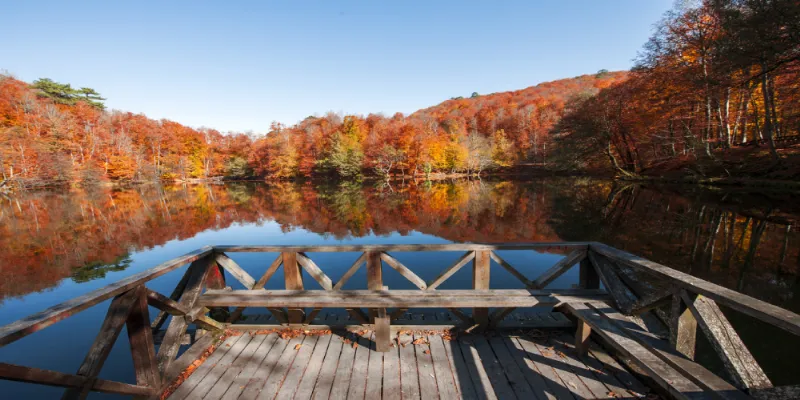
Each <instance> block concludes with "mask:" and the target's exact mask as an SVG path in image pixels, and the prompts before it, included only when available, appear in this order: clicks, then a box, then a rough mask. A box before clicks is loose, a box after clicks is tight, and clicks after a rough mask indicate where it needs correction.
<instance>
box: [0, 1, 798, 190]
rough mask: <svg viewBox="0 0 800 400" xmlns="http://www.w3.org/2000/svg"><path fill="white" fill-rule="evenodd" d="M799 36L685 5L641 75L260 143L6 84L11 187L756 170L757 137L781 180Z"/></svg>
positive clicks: (778, 6)
mask: <svg viewBox="0 0 800 400" xmlns="http://www.w3.org/2000/svg"><path fill="white" fill-rule="evenodd" d="M798 32H800V3H798V2H797V1H796V0H695V1H686V2H680V3H679V5H678V6H677V7H676V8H675V9H674V10H672V11H670V12H668V13H667V14H666V15H665V17H664V19H663V20H662V21H661V22H660V23H659V24H658V25H657V30H656V32H655V34H654V35H653V37H652V38H651V39H650V40H649V41H648V43H647V44H646V45H645V46H644V49H643V51H642V52H641V54H640V55H639V57H638V59H637V62H636V66H635V68H634V69H633V70H632V71H631V72H609V71H607V70H600V71H598V72H597V73H596V74H592V75H584V76H579V77H576V78H572V79H564V80H559V81H554V82H548V83H543V84H540V85H537V86H534V87H530V88H527V89H523V90H518V91H512V92H503V93H494V94H487V95H480V94H478V93H477V92H473V93H472V95H471V96H469V97H468V98H464V97H460V96H459V97H454V98H452V99H450V100H447V101H445V102H443V103H441V104H439V105H436V106H433V107H430V108H426V109H422V110H419V111H417V112H414V113H413V114H411V115H408V116H404V115H402V114H399V113H398V114H395V115H393V116H391V117H387V116H383V115H379V114H369V115H367V116H363V115H338V114H334V113H328V114H325V115H323V116H311V117H308V118H306V119H305V120H303V121H300V122H298V123H297V124H295V125H292V126H286V125H283V124H280V123H273V124H272V125H271V126H270V129H269V132H268V133H267V134H266V135H264V136H262V137H253V136H248V135H245V134H241V133H228V134H222V133H220V132H218V131H216V130H213V129H207V128H199V129H195V128H190V127H187V126H184V125H181V124H179V123H177V122H173V121H169V120H161V121H156V120H152V119H149V118H147V117H145V116H143V115H135V114H131V113H125V112H120V111H111V112H108V111H105V110H104V106H103V103H102V101H103V100H104V99H103V98H102V97H100V94H99V93H97V92H96V91H95V90H94V89H90V88H81V89H73V88H72V87H71V86H70V85H69V84H62V83H58V82H54V81H52V80H50V79H39V80H37V81H35V82H34V83H33V84H32V85H28V84H26V83H24V82H20V81H18V80H16V79H13V78H11V77H8V76H0V166H2V168H1V169H2V176H1V177H0V178H1V179H3V180H4V181H8V180H13V181H15V182H18V183H20V184H21V185H27V186H31V185H36V184H42V183H67V182H76V181H79V182H86V183H89V182H96V181H100V180H104V179H111V180H123V181H124V180H154V179H180V180H184V179H190V178H209V177H218V176H229V177H245V176H249V175H258V176H263V177H269V178H272V179H286V178H294V177H308V176H312V175H315V174H326V175H334V176H338V177H340V178H344V179H354V178H357V177H358V176H360V175H362V174H365V173H370V174H376V175H380V176H386V177H388V176H390V175H392V174H403V175H428V174H431V173H467V174H480V173H481V172H483V171H485V170H487V169H490V168H494V167H501V168H502V167H516V166H535V167H537V168H551V169H552V168H556V169H565V170H570V171H575V170H585V171H606V172H610V171H616V173H618V174H622V175H635V174H642V173H648V172H651V173H652V172H653V171H663V170H665V169H670V168H672V169H681V170H693V171H695V172H697V171H699V170H700V169H702V168H701V167H700V166H702V165H704V164H703V163H704V162H712V163H713V162H716V160H718V158H720V157H728V158H733V159H734V160H735V161H736V162H737V163H739V164H743V163H746V162H748V161H752V160H748V157H749V156H748V155H747V154H740V155H734V156H730V151H729V150H730V149H732V148H733V147H734V146H736V145H741V144H743V143H751V142H754V143H759V144H763V145H764V146H766V149H768V157H770V158H771V165H770V166H768V167H767V168H765V169H766V170H767V171H770V170H774V169H775V168H776V167H778V166H780V164H781V159H782V156H781V151H782V150H781V149H780V147H781V146H779V145H776V138H781V137H786V136H793V135H798V134H800V33H798ZM737 157H738V159H737ZM734 169H735V168H734ZM721 170H722V171H724V172H725V173H726V174H729V175H730V174H732V172H731V168H730V166H729V165H728V166H724V167H723V168H722V169H721ZM700 173H702V171H700Z"/></svg>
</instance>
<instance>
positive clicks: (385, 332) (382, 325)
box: [375, 308, 392, 353]
mask: <svg viewBox="0 0 800 400" xmlns="http://www.w3.org/2000/svg"><path fill="white" fill-rule="evenodd" d="M389 323H390V320H389V316H387V315H386V309H385V308H380V309H378V313H377V315H376V316H375V350H376V351H379V352H382V353H385V352H388V351H390V350H391V349H392V343H391V334H390V328H389Z"/></svg>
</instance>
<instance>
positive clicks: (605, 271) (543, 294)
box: [0, 242, 800, 398]
mask: <svg viewBox="0 0 800 400" xmlns="http://www.w3.org/2000/svg"><path fill="white" fill-rule="evenodd" d="M505 250H538V251H548V250H550V251H552V250H558V252H560V253H565V254H566V255H565V257H564V258H563V259H561V260H560V261H559V262H557V263H556V264H555V265H553V266H552V267H550V268H549V269H547V270H546V271H545V272H544V273H542V274H541V275H539V276H538V277H529V276H527V275H526V274H525V273H523V272H521V270H520V269H518V268H517V267H515V266H513V265H512V264H511V263H509V262H508V261H506V260H505V259H503V258H502V257H501V256H500V255H499V253H498V251H505ZM435 251H450V252H462V254H461V255H460V256H459V257H458V258H457V259H456V260H455V262H453V264H451V265H450V266H449V267H447V268H446V269H444V270H443V271H442V272H441V273H440V274H439V275H438V276H436V277H435V278H433V279H431V280H429V281H426V280H424V279H422V278H421V277H420V276H419V275H418V274H417V273H415V272H414V271H413V270H412V269H411V268H409V267H408V266H406V265H404V264H403V263H401V262H400V261H398V259H397V258H396V254H397V253H401V252H435ZM236 252H261V253H279V255H278V256H277V258H276V259H275V260H274V261H272V263H271V264H270V265H269V266H268V267H266V269H265V270H264V271H263V273H262V274H261V275H260V276H259V278H258V279H255V278H254V277H253V276H251V275H250V274H249V273H248V272H246V271H245V270H244V269H243V268H241V267H240V266H239V265H238V264H237V263H236V262H235V261H234V260H233V259H232V258H230V257H229V256H228V254H232V253H236ZM320 252H359V253H361V254H360V255H359V256H358V258H357V259H356V261H355V262H354V263H353V264H352V266H351V267H350V268H349V269H347V271H346V272H345V273H344V274H343V275H342V276H341V278H339V280H338V281H336V282H334V281H333V279H332V278H331V277H330V276H329V275H328V274H327V273H326V272H325V271H326V268H323V267H320V266H319V265H317V263H316V262H315V261H313V259H312V257H314V256H313V253H320ZM492 261H494V262H495V263H496V264H497V265H498V266H499V267H501V268H503V269H505V270H506V271H508V272H509V273H510V275H512V276H514V277H515V278H516V279H518V280H519V281H520V283H521V286H522V287H523V289H518V290H497V289H492V288H491V285H490V283H491V273H490V271H491V268H490V266H491V263H492ZM187 264H188V265H189V267H188V268H187V269H186V272H185V273H184V275H183V277H182V279H181V280H180V282H179V283H178V285H177V286H176V288H175V290H174V291H173V292H172V293H171V294H170V295H169V296H165V295H163V294H160V293H157V292H154V291H152V290H150V289H148V288H147V287H146V286H145V284H146V283H147V282H149V281H151V280H153V279H155V278H157V277H160V276H162V275H164V274H166V273H168V272H170V271H174V270H176V269H178V268H181V267H183V266H185V265H187ZM468 264H471V269H472V285H471V288H469V290H441V289H439V288H440V286H441V285H442V284H443V283H444V282H446V281H447V280H448V279H449V278H451V277H452V276H453V275H454V274H455V273H456V272H457V271H459V270H461V269H462V268H464V267H466V266H467V265H468ZM576 264H579V265H580V267H579V268H580V274H579V276H580V278H579V285H578V288H577V289H566V290H563V289H562V290H554V289H547V286H548V284H550V283H551V282H553V281H554V280H555V279H556V278H558V277H559V276H561V275H562V274H564V273H565V272H566V271H568V270H569V269H570V268H572V267H573V266H574V265H576ZM265 265H266V264H265ZM384 265H386V266H387V267H388V268H392V269H394V270H395V271H397V272H398V273H399V274H400V275H401V276H403V277H404V278H405V279H407V280H408V281H409V282H410V283H411V284H413V285H414V286H415V287H416V289H415V290H388V288H387V287H386V286H385V282H384V280H383V271H384ZM281 267H283V276H284V282H283V286H284V289H282V290H266V289H264V287H265V285H266V284H267V283H268V282H269V281H270V279H271V278H272V277H273V276H274V275H275V273H276V272H277V271H278V269H279V268H281ZM362 267H365V268H366V277H367V279H366V281H367V282H366V287H365V288H364V290H345V289H343V288H344V285H345V284H346V283H347V282H348V281H349V280H350V278H352V277H353V276H354V275H355V274H356V272H358V271H359V269H361V268H362ZM302 271H305V272H306V273H307V275H308V276H309V277H311V278H312V279H313V280H314V281H315V282H316V283H317V284H319V286H320V287H322V289H323V290H307V288H306V286H305V283H304V282H303V273H302ZM225 272H227V275H228V276H229V277H232V278H234V279H236V280H237V281H239V282H240V283H241V284H242V285H243V286H244V288H245V290H231V289H230V288H229V287H227V285H226V281H225V276H226V274H225ZM601 282H602V285H603V287H604V288H605V289H604V290H600V283H601ZM109 299H111V300H112V301H111V304H110V306H109V309H108V312H107V314H106V318H105V320H104V321H103V323H102V326H101V328H100V333H99V334H98V335H97V337H96V339H95V342H94V344H93V345H92V346H91V348H90V350H89V353H88V354H87V355H86V357H85V359H84V361H83V363H82V364H81V366H80V368H79V369H78V371H77V372H76V373H75V374H65V373H61V372H56V371H51V370H43V369H37V368H30V367H24V366H19V365H12V364H7V363H0V378H3V379H8V380H15V381H22V382H29V383H36V384H44V385H51V386H60V387H65V388H67V391H66V392H65V398H84V397H85V396H86V395H87V394H88V393H89V392H90V391H100V392H108V393H117V394H124V395H129V396H137V397H149V396H156V395H158V394H159V393H161V391H162V390H163V388H164V386H165V385H166V384H168V383H169V382H171V381H172V380H173V379H174V378H175V377H176V376H177V375H178V374H179V373H180V372H181V371H183V369H185V368H186V367H187V366H188V365H189V364H190V363H191V362H192V361H194V360H195V359H196V358H197V357H199V355H200V353H202V352H203V351H204V350H205V349H206V348H207V347H208V346H210V345H211V344H212V343H213V342H214V341H215V340H217V339H218V338H219V337H220V335H221V334H222V332H223V331H224V329H225V328H228V327H234V326H235V325H233V323H234V322H237V321H238V320H239V319H240V317H241V316H242V314H243V312H244V310H245V308H246V307H264V308H266V309H268V310H269V312H270V313H272V314H273V315H274V316H275V318H276V319H277V320H278V321H280V322H281V323H282V324H284V325H286V326H290V327H297V326H303V325H309V324H311V323H312V322H313V321H314V317H315V315H317V313H319V312H320V310H321V309H322V308H324V307H336V308H345V309H347V311H348V313H349V314H350V316H351V318H352V319H353V320H355V321H358V322H359V323H360V324H361V325H363V326H366V327H370V328H373V329H375V331H376V338H375V341H376V345H377V349H378V350H382V347H383V349H384V350H385V346H387V345H388V337H389V326H390V322H391V321H392V320H393V319H396V318H397V317H399V316H400V315H401V314H402V313H404V312H405V311H406V309H408V308H413V307H436V308H451V310H452V312H453V314H454V315H456V316H457V317H458V318H460V319H462V320H463V325H464V326H465V327H469V328H470V329H478V330H480V329H486V328H489V327H492V326H496V325H497V324H498V323H499V322H500V321H502V320H503V319H504V318H506V317H507V316H508V315H510V313H511V312H513V310H514V309H515V308H517V307H530V306H542V305H544V306H548V307H554V308H557V309H558V310H563V311H564V312H565V313H569V312H573V313H574V314H575V315H578V313H577V311H580V310H581V309H584V308H585V307H587V306H590V307H600V305H601V304H605V303H606V302H607V303H609V304H612V305H613V306H614V307H615V308H616V310H619V311H620V312H622V313H623V314H625V315H629V316H633V315H635V316H641V317H642V318H644V317H647V318H648V319H650V320H654V321H661V322H662V323H664V324H665V326H666V327H668V332H669V337H670V343H671V344H672V348H673V350H676V351H678V352H680V353H681V354H682V357H685V358H686V359H689V360H691V359H693V358H694V348H695V338H696V332H697V331H698V327H699V328H700V329H699V330H700V331H702V332H703V333H705V334H706V336H708V338H709V340H710V341H711V343H712V345H713V346H714V349H715V350H717V352H718V353H719V354H720V356H721V358H722V359H723V361H724V362H725V366H726V368H727V369H728V371H729V372H730V375H731V376H732V377H733V379H734V381H735V382H734V383H735V385H736V387H737V388H740V389H750V388H761V389H763V388H769V387H771V383H770V381H769V379H768V378H767V377H766V375H765V374H764V373H763V371H762V370H761V368H760V367H759V366H758V364H757V363H756V362H755V360H754V359H753V357H752V355H751V354H750V353H749V351H747V348H746V347H745V346H744V345H743V344H742V342H741V340H740V339H739V337H738V335H737V334H736V332H735V330H734V329H733V327H732V326H731V325H730V323H729V322H728V321H727V319H725V316H724V315H723V314H722V312H721V311H720V310H719V307H718V306H717V303H719V304H723V305H725V306H727V307H730V308H732V309H734V310H737V311H740V312H743V313H745V314H747V315H750V316H752V317H755V318H757V319H759V320H761V321H764V322H767V323H769V324H771V325H774V326H777V327H780V328H782V329H784V330H786V331H788V332H791V333H793V334H795V335H797V334H800V316H798V315H797V314H794V313H792V312H789V311H787V310H784V309H781V308H779V307H776V306H773V305H770V304H767V303H764V302H762V301H759V300H756V299H753V298H751V297H749V296H746V295H743V294H740V293H737V292H734V291H731V290H728V289H725V288H722V287H720V286H717V285H714V284H711V283H709V282H706V281H703V280H700V279H698V278H695V277H692V276H690V275H687V274H684V273H681V272H678V271H676V270H673V269H670V268H667V267H665V266H663V265H660V264H657V263H654V262H652V261H649V260H645V259H642V258H640V257H637V256H634V255H631V254H628V253H625V252H622V251H620V250H617V249H614V248H612V247H609V246H606V245H603V244H600V243H585V242H584V243H525V244H501V245H489V244H443V245H365V246H356V245H341V246H338V245H337V246H215V247H204V248H202V249H200V250H197V251H195V252H192V253H189V254H186V255H184V256H181V257H179V258H176V259H174V260H171V261H168V262H166V263H164V264H161V265H159V266H156V267H154V268H152V269H150V270H147V271H145V272H142V273H140V274H137V275H134V276H131V277H129V278H126V279H123V280H122V281H119V282H117V283H114V284H111V285H109V286H106V287H104V288H101V289H98V290H95V291H93V292H91V293H88V294H86V295H83V296H80V297H77V298H75V299H72V300H69V301H67V302H65V303H62V304H59V305H56V306H54V307H51V308H49V309H47V310H44V311H42V312H40V313H37V314H34V315H32V316H29V317H27V318H25V319H22V320H19V321H16V322H14V323H12V324H9V325H7V326H4V327H2V328H0V346H6V345H8V344H10V343H13V342H14V341H16V340H19V339H21V338H23V337H25V336H27V335H30V334H32V333H35V332H37V331H39V330H41V329H43V328H45V327H47V326H49V325H52V324H53V323H55V322H58V321H60V320H63V319H65V318H68V317H70V316H71V315H74V314H75V313H77V312H80V311H82V310H85V309H87V308H89V307H92V306H94V305H97V304H98V303H100V302H103V301H105V300H109ZM148 305H150V306H153V307H155V308H157V309H158V310H160V312H159V314H158V315H156V316H155V317H154V318H151V317H150V315H149V312H148V307H147V306H148ZM571 305H574V307H571ZM229 307H233V309H232V310H231V308H229ZM463 308H471V309H472V313H471V315H467V314H466V313H464V312H462V311H461V309H463ZM305 309H311V311H310V312H308V313H307V314H306V312H305V311H306V310H305ZM364 309H366V311H365V310H364ZM576 310H577V311H576ZM590 311H591V310H590ZM169 315H171V316H172V319H171V320H170V323H169V324H168V325H167V327H166V329H165V330H163V335H160V336H161V337H162V339H161V344H160V346H158V351H157V352H156V351H155V344H154V335H153V333H154V332H160V330H161V329H162V327H163V325H164V324H165V321H166V320H167V316H169ZM577 324H578V332H577V335H576V338H577V340H578V343H577V344H578V346H579V348H580V346H581V345H582V344H584V343H585V342H586V341H585V340H586V339H587V338H588V336H589V334H590V333H591V331H592V329H591V327H590V326H589V324H587V323H584V321H583V320H581V319H580V318H579V319H578V320H577ZM123 325H124V326H126V327H127V331H128V337H129V341H130V348H131V356H132V358H133V362H134V367H135V371H136V383H135V384H129V383H122V382H114V381H108V380H103V379H99V378H98V376H99V373H100V369H101V368H102V366H103V364H104V362H105V361H106V359H107V357H108V355H109V352H110V350H111V348H112V346H113V344H114V342H115V341H116V339H117V337H118V335H119V334H120V332H121V330H122V327H123ZM191 325H194V326H196V328H198V329H199V330H200V331H201V332H207V333H205V335H204V336H202V338H201V339H200V340H198V341H196V342H195V343H194V344H193V345H192V346H191V347H190V348H189V349H188V350H187V351H186V352H185V353H184V354H183V355H181V357H179V358H177V359H176V355H177V353H178V349H179V347H180V346H181V343H182V340H183V338H184V336H185V334H186V332H187V328H189V327H190V326H191Z"/></svg>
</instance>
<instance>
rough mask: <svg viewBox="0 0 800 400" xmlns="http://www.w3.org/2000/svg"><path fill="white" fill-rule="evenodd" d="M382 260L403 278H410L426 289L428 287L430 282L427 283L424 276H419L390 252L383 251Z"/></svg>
mask: <svg viewBox="0 0 800 400" xmlns="http://www.w3.org/2000/svg"><path fill="white" fill-rule="evenodd" d="M381 260H383V261H384V262H385V263H386V264H387V265H388V266H390V267H392V268H394V269H395V270H396V271H397V272H399V273H400V275H402V276H403V278H406V279H408V280H409V281H410V282H411V283H413V284H414V285H415V286H416V287H418V288H420V289H422V290H425V289H426V288H427V287H428V284H427V283H425V281H424V280H422V278H420V277H419V276H417V274H415V273H414V272H412V271H411V270H410V269H408V267H406V266H405V265H403V264H402V263H401V262H400V261H397V259H395V258H394V257H392V256H390V255H389V254H388V253H381Z"/></svg>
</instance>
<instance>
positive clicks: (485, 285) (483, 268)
mask: <svg viewBox="0 0 800 400" xmlns="http://www.w3.org/2000/svg"><path fill="white" fill-rule="evenodd" d="M490 253H491V252H490V251H488V250H480V251H476V252H475V260H474V261H473V268H472V289H477V290H485V289H489V266H490V265H491V258H490ZM472 319H474V320H475V324H476V325H477V329H478V330H483V329H486V327H487V326H488V325H489V309H488V308H473V309H472Z"/></svg>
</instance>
